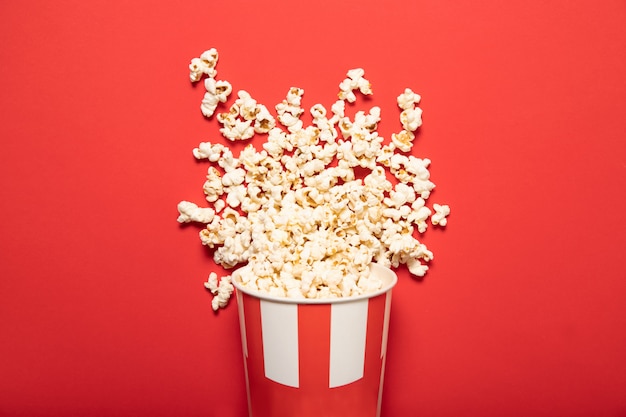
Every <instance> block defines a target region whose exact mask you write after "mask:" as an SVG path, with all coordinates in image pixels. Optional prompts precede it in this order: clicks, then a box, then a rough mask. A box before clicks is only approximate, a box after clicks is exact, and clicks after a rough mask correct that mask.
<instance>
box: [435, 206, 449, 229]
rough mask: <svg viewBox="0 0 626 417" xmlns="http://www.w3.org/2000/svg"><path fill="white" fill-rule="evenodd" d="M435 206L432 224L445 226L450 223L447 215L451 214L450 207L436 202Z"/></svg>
mask: <svg viewBox="0 0 626 417" xmlns="http://www.w3.org/2000/svg"><path fill="white" fill-rule="evenodd" d="M433 208H434V209H435V214H433V215H432V216H431V218H430V221H431V222H432V224H435V225H437V224H438V225H440V226H445V225H446V224H447V223H448V219H447V216H448V214H450V207H449V206H447V205H439V204H436V203H435V204H433Z"/></svg>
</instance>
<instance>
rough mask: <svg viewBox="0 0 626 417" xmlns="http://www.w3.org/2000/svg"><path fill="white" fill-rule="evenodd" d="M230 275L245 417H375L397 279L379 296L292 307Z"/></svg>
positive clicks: (388, 280) (384, 271)
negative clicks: (242, 371)
mask: <svg viewBox="0 0 626 417" xmlns="http://www.w3.org/2000/svg"><path fill="white" fill-rule="evenodd" d="M242 271H245V267H244V268H241V269H240V270H237V271H235V272H234V273H233V274H232V278H233V285H234V286H235V288H236V293H237V304H238V308H239V322H240V326H241V339H242V344H243V359H244V365H245V366H244V369H245V376H246V385H247V387H246V388H247V393H248V407H249V416H250V417H294V416H298V417H378V416H379V415H380V407H381V399H382V388H383V377H384V372H385V357H386V347H387V333H388V327H389V313H390V308H391V290H392V288H393V287H394V286H395V284H396V282H397V276H396V274H395V273H394V272H393V271H392V270H390V269H388V268H385V267H382V266H380V265H377V264H372V266H371V273H372V274H376V275H379V276H380V277H381V278H382V279H383V282H384V285H383V288H382V289H381V290H379V291H377V292H374V293H371V294H367V295H363V296H358V297H350V298H340V299H332V300H307V299H304V300H295V299H288V298H278V297H272V296H269V295H264V294H259V293H257V292H251V291H250V290H248V289H245V288H242V287H241V285H240V283H239V279H240V274H241V273H242Z"/></svg>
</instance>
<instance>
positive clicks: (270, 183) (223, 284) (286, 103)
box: [178, 48, 450, 310]
mask: <svg viewBox="0 0 626 417" xmlns="http://www.w3.org/2000/svg"><path fill="white" fill-rule="evenodd" d="M218 57H219V55H218V52H217V50H216V49H215V48H212V49H209V50H207V51H205V52H204V53H203V54H202V55H200V57H199V58H193V59H192V60H191V63H190V65H189V71H190V74H189V78H190V80H191V82H199V81H200V80H201V79H202V78H203V77H204V85H205V89H206V93H205V94H204V98H203V100H202V103H201V106H200V108H201V111H202V113H203V115H204V116H205V117H207V118H211V117H213V116H214V115H215V117H216V119H217V121H218V122H219V124H220V125H221V128H220V129H219V131H220V133H221V134H222V136H223V137H225V138H226V139H228V140H229V141H240V140H249V139H251V138H253V137H255V136H256V135H266V136H267V140H266V141H265V143H263V145H262V148H263V149H262V150H257V149H256V148H255V147H254V146H253V145H251V144H250V145H248V146H246V147H245V148H244V149H243V150H241V152H240V153H239V155H238V156H237V157H235V155H233V153H232V151H231V150H230V149H229V148H228V146H226V145H223V144H221V143H211V142H202V143H200V144H199V145H198V147H197V148H195V149H194V150H193V155H194V157H195V158H196V159H198V160H206V161H208V162H209V163H210V164H211V165H210V167H209V168H208V170H207V176H206V181H205V183H204V185H203V190H204V194H205V196H206V202H207V203H208V206H206V207H205V206H202V207H201V206H199V205H197V204H195V203H192V202H189V201H182V202H180V203H179V204H178V211H179V217H178V222H180V223H188V222H198V223H202V224H204V225H205V227H204V228H203V229H202V230H201V232H200V240H201V242H202V244H203V245H206V246H207V247H209V248H211V249H213V251H214V252H213V259H214V261H215V263H216V264H218V265H221V266H222V267H224V268H226V269H232V268H235V267H239V266H243V265H246V264H247V265H248V266H249V269H248V271H249V273H247V274H242V275H241V279H242V283H241V284H242V286H243V287H245V288H248V289H250V290H254V291H260V292H263V293H266V294H270V295H272V296H277V297H289V298H296V299H297V298H308V299H320V298H329V299H330V298H339V297H351V296H357V295H361V294H366V293H369V292H372V291H376V290H378V289H380V288H381V286H382V283H381V282H380V281H378V280H377V279H376V278H374V277H371V276H370V274H369V265H370V263H372V262H377V263H379V264H381V265H383V266H386V267H398V266H399V265H400V264H406V266H407V267H408V269H409V271H410V272H411V274H413V275H415V276H418V277H421V276H424V274H425V273H426V271H427V270H428V265H427V264H428V262H429V261H430V260H431V259H433V253H432V252H431V251H429V250H428V248H427V247H426V245H424V244H423V243H421V242H420V241H419V240H418V239H417V238H416V236H419V234H422V233H425V231H426V229H427V227H428V221H430V224H432V225H439V226H445V225H446V223H447V216H448V215H449V214H450V208H449V206H447V205H444V204H433V206H432V207H433V209H431V208H429V207H427V205H426V201H427V200H428V198H429V197H430V194H431V191H432V190H433V188H434V187H435V184H434V183H433V182H431V181H430V172H429V171H428V167H429V164H430V162H431V161H430V160H429V159H426V158H424V159H420V158H417V157H415V156H412V155H408V154H407V153H408V152H410V151H411V149H412V146H413V141H414V139H415V134H414V132H415V131H416V130H417V129H418V128H419V127H420V126H421V124H422V110H421V109H420V108H419V107H418V104H419V102H420V100H421V97H420V96H419V95H418V94H416V93H414V92H413V91H412V90H411V89H409V88H406V89H405V90H404V91H403V92H402V94H400V95H399V96H398V98H397V104H398V107H399V108H400V109H401V113H400V124H401V126H402V130H400V131H399V132H397V133H393V134H392V135H391V140H390V141H389V142H388V143H384V142H385V141H384V138H383V137H381V136H379V134H378V132H377V127H378V123H379V122H380V120H381V109H380V108H379V107H376V106H374V107H372V108H370V109H369V110H368V111H357V112H356V114H355V115H354V116H353V117H352V118H350V117H348V116H347V115H346V102H347V103H354V102H355V101H356V94H363V95H371V94H372V89H371V84H370V82H369V81H368V80H367V79H366V78H364V76H365V72H364V70H363V69H361V68H356V69H351V70H349V71H348V72H347V74H346V75H347V77H346V78H345V79H344V80H343V81H342V82H341V83H340V84H339V93H338V100H337V101H336V102H335V103H334V104H333V105H332V106H331V108H330V112H329V111H328V110H327V109H326V108H325V107H324V106H323V105H321V104H315V105H314V106H312V107H311V108H310V110H309V111H310V114H311V117H312V123H311V125H309V126H304V123H303V120H301V116H302V115H303V114H304V112H305V109H303V108H302V96H303V95H304V91H303V90H302V89H300V88H297V87H292V88H290V89H289V91H288V92H287V95H286V97H285V99H284V100H283V101H282V102H281V103H279V104H277V105H276V106H275V110H276V117H274V116H273V115H272V114H271V112H270V111H269V109H268V108H267V107H266V106H264V105H263V104H260V103H258V102H257V101H256V100H255V99H254V98H253V97H252V96H251V95H250V94H249V93H248V92H247V91H244V90H239V91H238V92H237V93H236V94H237V98H236V99H235V100H234V101H233V102H232V104H231V105H230V107H229V108H228V109H226V111H224V112H222V113H216V112H217V110H218V108H219V107H220V106H226V103H227V101H228V98H229V96H230V95H231V93H232V92H233V88H232V86H231V84H230V83H229V82H228V81H224V80H217V79H216V76H217V70H216V65H217V61H218ZM363 171H364V172H365V173H366V175H365V174H364V175H359V174H358V173H360V172H363ZM391 180H393V182H392V181H391ZM230 280H231V277H230V275H226V276H223V277H221V278H219V279H218V277H217V274H216V273H215V272H211V273H210V274H209V279H208V281H207V282H206V283H205V286H206V288H207V289H209V290H210V291H211V293H212V294H213V296H214V298H213V302H212V308H213V309H214V310H218V309H219V308H221V307H225V306H226V305H227V303H228V300H229V298H230V297H231V295H232V293H233V285H232V284H231V281H230Z"/></svg>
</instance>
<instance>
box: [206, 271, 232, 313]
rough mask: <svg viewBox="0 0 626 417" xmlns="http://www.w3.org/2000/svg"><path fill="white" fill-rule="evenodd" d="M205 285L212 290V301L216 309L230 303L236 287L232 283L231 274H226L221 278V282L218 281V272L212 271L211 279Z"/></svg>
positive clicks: (212, 305)
mask: <svg viewBox="0 0 626 417" xmlns="http://www.w3.org/2000/svg"><path fill="white" fill-rule="evenodd" d="M204 286H205V287H206V288H207V289H208V290H209V291H211V294H213V301H212V302H211V307H212V308H213V310H214V311H217V310H218V309H219V308H223V307H226V304H228V300H229V299H230V296H231V295H232V294H233V291H234V290H235V287H234V286H233V284H232V283H231V277H230V275H227V276H224V277H222V278H220V281H219V284H218V282H217V274H216V273H215V272H211V273H210V274H209V279H208V280H207V282H205V283H204Z"/></svg>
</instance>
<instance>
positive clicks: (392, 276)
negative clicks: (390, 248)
mask: <svg viewBox="0 0 626 417" xmlns="http://www.w3.org/2000/svg"><path fill="white" fill-rule="evenodd" d="M249 268H250V267H249V266H247V265H246V266H243V267H241V268H238V269H236V270H235V271H233V273H232V274H231V282H232V284H233V285H234V286H235V288H236V289H237V291H239V292H241V293H244V294H247V295H249V296H252V297H255V298H259V299H261V300H266V301H272V302H276V303H284V304H339V303H349V302H353V301H359V300H364V299H370V298H375V297H378V296H379V295H382V294H385V293H387V292H389V291H391V289H392V288H393V287H395V285H396V284H397V283H398V275H397V274H396V273H395V272H394V271H393V270H391V269H390V268H387V267H385V266H383V265H380V264H378V263H376V262H372V263H371V264H370V270H371V271H372V273H376V274H380V275H382V278H383V286H382V288H380V289H379V290H376V291H372V292H369V293H366V294H361V295H356V296H350V297H339V298H314V299H310V298H287V297H277V296H274V295H270V294H267V293H264V292H260V291H255V290H251V289H249V288H245V287H243V286H242V285H241V283H240V282H239V275H240V273H241V271H244V270H246V269H249Z"/></svg>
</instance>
